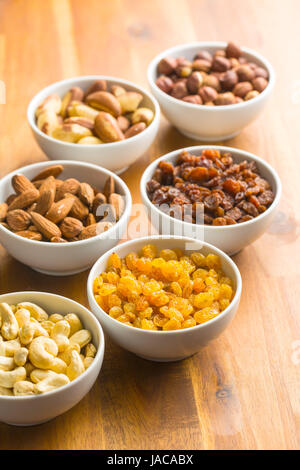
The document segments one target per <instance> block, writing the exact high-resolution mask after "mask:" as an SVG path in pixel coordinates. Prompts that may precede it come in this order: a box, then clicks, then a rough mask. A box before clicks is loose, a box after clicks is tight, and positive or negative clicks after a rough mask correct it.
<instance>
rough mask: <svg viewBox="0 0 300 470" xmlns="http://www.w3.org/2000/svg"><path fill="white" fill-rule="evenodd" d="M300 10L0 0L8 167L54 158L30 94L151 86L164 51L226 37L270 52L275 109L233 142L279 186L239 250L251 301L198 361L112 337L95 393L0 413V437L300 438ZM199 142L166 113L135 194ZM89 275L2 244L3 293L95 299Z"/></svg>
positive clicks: (195, 443)
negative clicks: (35, 419)
mask: <svg viewBox="0 0 300 470" xmlns="http://www.w3.org/2000/svg"><path fill="white" fill-rule="evenodd" d="M299 15H300V5H299V2H298V1H297V0H285V2H282V1H280V0H264V1H263V2H262V1H261V0H243V2H241V1H240V0H176V1H174V0H151V1H149V0H124V1H122V0H119V1H118V0H110V1H99V0H84V1H83V0H73V1H72V0H52V1H50V0H44V1H39V0H1V1H0V79H2V80H4V81H5V84H6V104H5V105H0V112H1V127H0V136H1V139H0V174H1V176H3V175H5V174H6V173H8V172H9V171H11V170H14V169H15V168H18V167H20V166H23V165H26V164H29V163H33V162H37V161H40V160H44V159H45V158H46V157H45V155H43V153H42V152H41V150H40V149H39V148H38V146H37V144H36V143H35V141H34V139H33V137H32V135H31V131H30V129H29V126H28V124H27V121H26V107H27V104H28V102H29V100H30V98H31V97H32V96H33V95H34V94H35V93H36V92H37V91H39V90H40V89H41V88H43V87H44V86H46V85H48V84H50V83H51V82H54V81H56V80H60V79H63V78H67V77H72V76H76V75H84V74H107V75H115V76H120V77H123V78H126V79H129V80H132V81H135V82H137V83H139V84H141V85H143V86H146V87H147V82H146V68H147V64H148V63H149V61H150V60H151V59H152V58H153V57H154V56H155V55H156V54H157V53H158V52H160V51H161V50H163V49H166V48H168V47H171V46H172V45H175V44H180V43H182V42H188V41H193V40H228V39H231V40H234V41H236V42H239V43H240V44H242V45H245V46H248V47H250V48H253V49H256V50H257V51H259V52H261V53H262V54H263V55H265V56H266V57H268V59H269V60H270V61H271V63H273V65H274V67H275V70H276V72H277V85H276V89H275V92H274V95H273V98H272V100H271V102H270V104H269V105H268V108H267V109H266V111H265V112H264V113H263V114H262V115H261V117H260V118H259V119H258V120H257V121H256V122H255V123H253V124H251V125H250V126H249V127H248V128H247V129H245V130H244V131H243V132H242V133H241V134H240V135H239V136H238V137H236V138H235V139H232V140H231V141H229V142H228V145H231V146H234V147H238V148H241V149H245V150H248V151H250V152H253V153H255V154H257V155H260V156H261V157H262V158H264V159H266V160H267V161H268V162H269V163H270V164H271V165H273V166H274V167H275V168H276V169H277V171H278V172H279V174H280V177H281V179H282V183H283V196H282V201H281V204H280V210H279V213H278V215H277V217H276V220H275V221H274V223H273V225H272V226H271V227H270V229H269V230H268V232H267V233H266V234H265V235H264V236H263V237H261V239H260V240H258V241H257V242H255V243H254V244H253V245H251V246H249V247H247V248H246V249H245V250H243V251H242V252H241V253H239V254H238V255H236V256H235V257H234V260H235V261H236V263H237V265H238V267H239V268H240V270H241V274H242V277H243V293H242V300H241V304H240V308H239V311H238V314H237V315H236V317H235V319H234V321H233V322H232V324H231V325H230V327H229V328H228V330H226V332H225V333H224V334H223V335H222V336H221V337H220V338H219V339H217V340H215V341H214V342H213V343H212V344H211V345H209V346H208V347H207V348H206V349H204V350H203V351H202V352H201V353H199V354H198V355H196V356H194V357H193V358H190V359H187V360H185V361H182V362H178V363H170V364H158V363H151V362H147V361H144V360H142V359H139V358H137V357H135V356H134V355H132V354H130V353H128V352H126V351H123V350H121V349H120V348H119V347H117V346H116V345H114V344H113V343H112V342H111V341H110V339H109V338H107V342H106V345H107V346H106V352H105V359H104V364H103V368H102V371H101V374H100V376H99V378H98V380H97V383H96V384H95V386H94V387H93V389H92V391H91V392H90V393H89V394H88V396H86V397H85V398H84V399H83V400H82V401H81V403H79V404H78V405H77V406H76V407H75V408H73V409H72V410H71V411H69V412H67V413H65V414H64V415H63V416H60V417H58V418H57V419H55V420H53V421H51V422H49V423H47V424H44V425H41V426H37V427H33V428H26V429H23V428H22V429H21V428H13V427H10V426H7V425H4V424H1V425H0V448H2V449H296V448H299V416H300V402H299V371H300V342H299V340H300V331H299V300H300V299H299V284H300V268H299V266H300V250H299V242H298V237H299V174H300V159H299V158H298V157H299V156H298V147H299V116H300V63H299V60H298V59H299V53H300V41H299V24H298V23H299V22H298V18H299ZM198 143H200V142H195V141H192V140H189V139H187V138H185V137H183V136H182V135H180V134H179V133H178V132H177V131H176V130H175V129H174V128H173V127H171V126H170V125H169V124H168V123H167V121H166V120H165V119H164V118H162V120H161V126H160V130H159V133H158V137H157V139H156V141H155V143H154V144H153V145H152V147H151V149H150V150H149V152H148V153H147V154H146V155H144V156H143V157H142V158H141V159H140V160H139V161H138V162H137V163H136V164H135V165H133V167H132V168H130V169H129V170H128V171H127V172H126V173H124V174H123V175H122V177H123V178H124V180H125V181H126V183H127V184H128V185H129V188H130V189H131V191H132V196H133V201H134V202H140V195H139V191H138V185H137V182H138V181H139V178H140V176H141V174H142V172H143V170H144V169H145V167H146V166H147V165H148V164H149V163H150V161H151V160H153V159H155V158H156V157H158V156H160V155H162V154H164V153H166V152H168V151H171V150H174V149H176V148H180V147H184V146H188V145H193V144H198ZM87 274H88V273H87V272H85V273H82V274H78V275H75V276H70V277H65V278H59V279H57V278H55V277H50V276H45V275H41V274H38V273H36V272H34V271H32V270H31V269H30V268H28V267H26V266H24V265H22V264H20V263H18V262H17V261H15V260H13V259H12V258H11V257H10V256H9V255H8V254H7V253H6V252H5V250H4V249H3V248H1V246H0V293H1V294H2V293H6V292H13V291H19V290H42V291H49V292H55V293H59V294H62V295H65V296H68V297H71V298H73V299H75V300H77V301H79V302H81V303H83V304H85V305H87V299H86V287H85V286H86V280H87ZM297 341H298V342H297ZM297 432H298V434H297Z"/></svg>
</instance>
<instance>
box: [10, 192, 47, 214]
mask: <svg viewBox="0 0 300 470" xmlns="http://www.w3.org/2000/svg"><path fill="white" fill-rule="evenodd" d="M39 195H40V193H39V191H38V190H37V189H36V188H34V189H26V191H23V192H22V193H21V194H19V195H18V196H17V197H16V198H15V199H14V200H13V201H12V203H11V204H10V205H9V206H8V211H12V210H14V209H25V208H26V207H28V206H31V204H33V203H34V202H35V201H36V200H37V199H38V197H39Z"/></svg>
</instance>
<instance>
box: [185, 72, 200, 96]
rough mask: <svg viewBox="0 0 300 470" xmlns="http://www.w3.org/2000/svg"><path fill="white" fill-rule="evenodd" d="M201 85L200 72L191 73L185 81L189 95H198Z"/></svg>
mask: <svg viewBox="0 0 300 470" xmlns="http://www.w3.org/2000/svg"><path fill="white" fill-rule="evenodd" d="M202 84H203V77H202V75H201V73H200V72H193V73H192V74H191V75H190V76H189V78H188V79H187V82H186V85H187V88H188V90H189V92H190V93H198V90H199V88H200V87H201V85H202Z"/></svg>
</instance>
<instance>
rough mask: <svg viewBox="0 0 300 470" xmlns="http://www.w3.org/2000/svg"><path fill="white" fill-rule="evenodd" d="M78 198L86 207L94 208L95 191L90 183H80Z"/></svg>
mask: <svg viewBox="0 0 300 470" xmlns="http://www.w3.org/2000/svg"><path fill="white" fill-rule="evenodd" d="M78 196H79V199H80V200H81V201H82V202H83V203H84V204H85V205H86V206H88V207H91V206H92V203H93V200H94V190H93V188H92V187H91V186H90V185H89V184H88V183H80V187H79V191H78Z"/></svg>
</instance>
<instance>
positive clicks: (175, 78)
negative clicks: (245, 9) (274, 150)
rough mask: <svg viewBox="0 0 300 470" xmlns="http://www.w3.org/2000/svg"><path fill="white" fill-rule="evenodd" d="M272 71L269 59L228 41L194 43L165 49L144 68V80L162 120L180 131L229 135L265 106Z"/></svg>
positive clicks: (217, 136) (197, 136)
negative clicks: (145, 79)
mask: <svg viewBox="0 0 300 470" xmlns="http://www.w3.org/2000/svg"><path fill="white" fill-rule="evenodd" d="M274 81H275V75H274V71H273V68H272V66H271V64H270V63H269V61H268V60H266V59H265V58H264V57H262V56H261V55H260V54H258V53H257V52H254V51H252V50H250V49H248V48H244V47H243V48H241V47H240V46H239V45H237V44H234V43H232V42H229V43H225V42H194V43H188V44H184V45H181V46H176V47H173V48H171V49H168V50H166V51H164V52H162V53H160V54H159V55H157V56H156V57H155V58H154V59H153V60H152V62H151V63H150V65H149V67H148V82H149V84H150V89H151V91H152V93H153V95H154V96H155V97H156V98H157V100H158V102H159V104H160V106H161V109H162V111H163V113H164V114H165V116H166V117H167V119H168V120H169V121H170V122H171V124H173V125H174V126H175V127H176V128H177V129H178V130H179V131H180V132H181V133H182V134H184V135H186V136H187V137H190V138H192V139H197V140H203V141H207V142H212V141H216V140H225V139H230V138H232V137H234V136H235V135H237V134H238V133H239V132H240V131H241V130H242V129H243V128H244V127H245V126H247V125H248V124H249V123H250V122H251V121H253V120H254V119H255V118H256V117H257V116H258V115H259V114H260V112H261V111H262V109H263V108H264V106H265V105H266V103H267V101H268V99H269V97H270V95H271V92H272V90H273V87H274Z"/></svg>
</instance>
